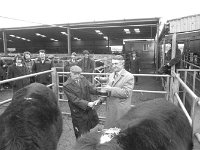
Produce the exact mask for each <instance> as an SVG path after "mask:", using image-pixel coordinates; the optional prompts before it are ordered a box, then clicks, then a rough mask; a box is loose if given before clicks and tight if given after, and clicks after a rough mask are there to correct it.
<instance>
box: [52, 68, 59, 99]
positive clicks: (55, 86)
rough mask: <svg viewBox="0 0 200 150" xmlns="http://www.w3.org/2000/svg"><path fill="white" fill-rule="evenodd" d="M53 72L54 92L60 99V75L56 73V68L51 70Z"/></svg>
mask: <svg viewBox="0 0 200 150" xmlns="http://www.w3.org/2000/svg"><path fill="white" fill-rule="evenodd" d="M51 70H52V72H51V77H52V83H53V88H52V89H53V92H54V93H55V94H56V97H57V98H59V97H58V84H59V80H58V74H57V71H56V67H53V68H51Z"/></svg>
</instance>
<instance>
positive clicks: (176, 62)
mask: <svg viewBox="0 0 200 150" xmlns="http://www.w3.org/2000/svg"><path fill="white" fill-rule="evenodd" d="M171 55H172V48H170V49H169V50H168V52H167V54H166V65H167V66H169V67H171V66H173V65H175V69H179V68H180V64H181V50H180V49H179V48H178V44H177V45H176V54H175V57H174V58H173V59H172V58H171V57H172V56H171Z"/></svg>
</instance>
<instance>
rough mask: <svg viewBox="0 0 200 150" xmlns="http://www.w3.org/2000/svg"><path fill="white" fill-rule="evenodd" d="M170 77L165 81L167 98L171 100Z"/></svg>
mask: <svg viewBox="0 0 200 150" xmlns="http://www.w3.org/2000/svg"><path fill="white" fill-rule="evenodd" d="M169 79H170V77H167V82H166V83H165V84H166V91H167V94H166V100H169V92H170V90H169V86H170V85H169V83H170V82H169Z"/></svg>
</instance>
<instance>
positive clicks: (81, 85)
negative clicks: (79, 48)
mask: <svg viewBox="0 0 200 150" xmlns="http://www.w3.org/2000/svg"><path fill="white" fill-rule="evenodd" d="M81 72H82V69H81V68H80V67H79V66H72V67H71V68H70V77H69V78H68V80H67V81H66V82H65V83H64V84H63V90H64V93H65V94H66V96H67V99H68V103H69V107H70V110H71V116H72V123H73V127H74V133H75V136H76V138H79V137H80V136H81V135H82V134H84V133H86V132H89V131H90V129H92V128H94V127H95V126H96V125H97V124H98V122H99V119H98V116H97V113H96V110H95V109H93V107H94V106H95V105H96V104H97V103H96V102H97V101H98V100H97V101H94V102H92V100H91V96H90V94H100V92H98V91H97V90H96V89H95V88H94V87H93V86H92V85H91V83H90V82H89V81H88V80H87V79H86V78H85V77H84V76H82V75H80V73H81Z"/></svg>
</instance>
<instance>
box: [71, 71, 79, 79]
mask: <svg viewBox="0 0 200 150" xmlns="http://www.w3.org/2000/svg"><path fill="white" fill-rule="evenodd" d="M70 76H71V78H72V79H73V80H78V79H79V78H80V73H79V72H71V73H70Z"/></svg>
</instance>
